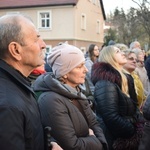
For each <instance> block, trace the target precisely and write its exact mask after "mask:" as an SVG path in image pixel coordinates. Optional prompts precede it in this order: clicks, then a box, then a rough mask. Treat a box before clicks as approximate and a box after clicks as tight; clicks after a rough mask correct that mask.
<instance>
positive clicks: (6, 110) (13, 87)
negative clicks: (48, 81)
mask: <svg viewBox="0 0 150 150" xmlns="http://www.w3.org/2000/svg"><path fill="white" fill-rule="evenodd" d="M0 149H1V150H44V135H43V127H42V123H41V120H40V113H39V109H38V105H37V102H36V100H35V97H34V92H33V90H32V89H31V87H30V82H29V81H28V80H27V79H26V78H25V77H24V76H23V75H21V73H19V72H18V71H17V70H15V69H14V68H13V67H11V66H9V65H8V64H6V63H5V62H4V61H2V60H0Z"/></svg>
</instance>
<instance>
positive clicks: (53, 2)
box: [0, 0, 78, 9]
mask: <svg viewBox="0 0 150 150" xmlns="http://www.w3.org/2000/svg"><path fill="white" fill-rule="evenodd" d="M77 2H78V0H0V9H10V8H25V7H41V6H59V5H76V4H77Z"/></svg>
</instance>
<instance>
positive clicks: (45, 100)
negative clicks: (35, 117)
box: [33, 44, 107, 150]
mask: <svg viewBox="0 0 150 150" xmlns="http://www.w3.org/2000/svg"><path fill="white" fill-rule="evenodd" d="M48 63H49V65H50V66H51V67H52V70H53V74H50V73H46V74H44V75H41V76H40V77H39V78H37V80H36V81H35V82H34V85H33V86H34V90H35V91H42V92H43V93H42V94H41V95H40V97H39V99H38V103H39V108H40V111H41V117H42V121H43V126H44V127H45V126H50V127H51V128H52V131H51V135H52V136H53V137H54V138H55V140H56V141H57V142H58V144H59V145H60V146H61V147H62V148H63V149H64V150H79V149H80V150H102V149H107V142H106V139H105V137H104V134H103V131H102V129H101V128H100V127H99V124H98V122H97V121H96V117H95V115H94V114H93V112H92V110H91V108H90V105H89V103H88V101H87V99H86V97H85V96H84V95H83V94H82V92H81V89H80V87H79V85H80V84H83V83H84V81H85V76H86V73H87V71H88V70H87V68H86V67H85V58H84V54H83V53H82V51H81V50H80V49H78V48H77V47H74V46H72V45H69V44H62V45H58V46H56V47H54V48H53V49H52V53H51V54H50V55H49V56H48Z"/></svg>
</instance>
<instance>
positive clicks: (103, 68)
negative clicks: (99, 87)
mask: <svg viewBox="0 0 150 150" xmlns="http://www.w3.org/2000/svg"><path fill="white" fill-rule="evenodd" d="M91 80H92V82H93V84H94V85H95V84H96V82H98V81H99V80H107V81H110V82H112V83H116V84H117V85H118V86H119V87H120V88H121V76H120V73H119V72H118V71H117V70H116V69H115V68H114V67H112V65H110V64H109V63H105V62H97V63H95V64H93V66H92V74H91Z"/></svg>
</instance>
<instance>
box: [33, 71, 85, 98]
mask: <svg viewBox="0 0 150 150" xmlns="http://www.w3.org/2000/svg"><path fill="white" fill-rule="evenodd" d="M32 87H33V90H34V91H35V92H39V91H40V92H50V91H51V92H55V93H57V94H60V95H62V96H64V97H68V98H69V99H86V97H85V95H84V94H83V93H82V92H81V89H80V87H78V88H79V91H80V92H77V91H76V90H75V89H74V88H72V87H70V86H68V85H67V84H63V83H61V82H60V81H59V80H57V79H56V78H55V76H54V75H53V74H52V73H51V72H47V73H45V74H42V75H40V76H39V77H38V78H37V79H36V80H35V82H34V83H33V85H32Z"/></svg>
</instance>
